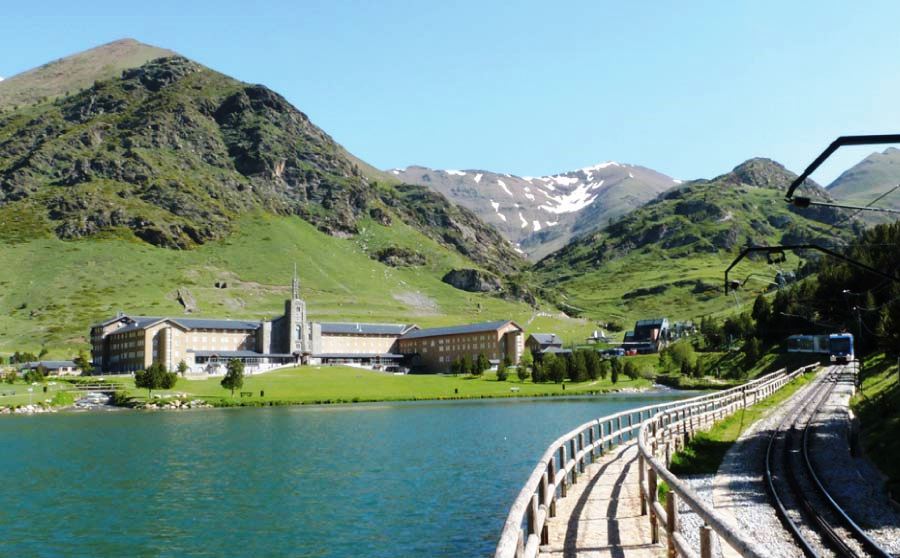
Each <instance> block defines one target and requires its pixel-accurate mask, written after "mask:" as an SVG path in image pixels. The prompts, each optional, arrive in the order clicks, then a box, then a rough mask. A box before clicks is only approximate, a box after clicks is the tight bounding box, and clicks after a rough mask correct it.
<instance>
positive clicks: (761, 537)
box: [713, 382, 816, 558]
mask: <svg viewBox="0 0 900 558" xmlns="http://www.w3.org/2000/svg"><path fill="white" fill-rule="evenodd" d="M815 385H816V382H810V383H809V384H807V385H806V386H804V387H803V388H801V389H799V390H797V392H796V393H795V394H794V395H793V396H791V398H790V399H788V400H787V401H785V402H784V403H782V404H781V405H779V406H778V407H777V408H776V409H774V411H772V412H770V413H769V414H768V415H767V416H765V417H764V418H763V419H761V420H759V421H757V422H756V423H754V424H752V425H751V426H750V427H749V428H747V430H745V431H744V432H743V433H742V434H741V435H740V437H739V438H738V440H737V441H736V442H735V443H734V445H733V446H732V447H731V449H730V450H729V451H728V453H726V454H725V459H724V460H723V461H722V464H721V465H720V466H719V471H718V474H717V475H716V477H715V480H714V488H713V501H714V503H715V506H716V508H717V509H719V510H720V511H722V512H723V513H724V514H725V515H726V516H730V518H731V519H732V520H733V523H735V524H737V525H739V526H740V528H741V529H743V530H744V532H745V533H749V534H750V535H752V536H753V537H754V538H755V539H756V540H757V541H758V542H759V543H760V544H761V545H763V546H764V547H765V548H766V549H767V550H768V551H769V552H770V553H771V554H770V556H772V557H773V558H786V557H802V556H803V552H802V551H801V550H800V548H799V547H797V545H796V544H795V543H794V539H793V537H792V536H791V534H790V533H789V532H788V531H787V530H786V529H785V528H784V526H783V525H782V524H781V520H780V519H779V518H778V515H777V514H776V513H775V508H773V507H772V505H771V504H770V502H769V496H768V494H767V492H766V488H765V481H764V479H763V475H764V472H765V463H764V457H763V456H764V455H765V451H766V446H767V444H768V441H769V436H770V434H771V432H772V430H773V429H774V428H776V427H777V426H778V424H779V423H780V422H781V420H782V419H783V418H784V417H785V415H786V414H787V413H789V412H790V411H792V410H793V407H794V405H795V404H796V403H797V402H799V401H801V400H802V399H803V397H805V396H806V394H807V393H809V392H810V390H812V389H813V388H814V386H815ZM723 552H724V555H725V556H735V555H736V553H734V551H732V549H731V548H730V547H727V545H726V548H725V549H724V550H723Z"/></svg>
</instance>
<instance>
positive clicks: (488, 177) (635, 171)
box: [388, 161, 680, 259]
mask: <svg viewBox="0 0 900 558" xmlns="http://www.w3.org/2000/svg"><path fill="white" fill-rule="evenodd" d="M388 172H389V173H390V174H392V175H394V176H395V177H396V178H398V179H400V180H402V181H404V182H408V183H411V184H421V185H423V186H426V187H428V188H430V189H432V190H434V191H436V192H440V193H441V194H443V195H445V196H446V197H448V198H449V199H450V200H452V201H454V202H456V203H457V204H459V205H461V206H463V207H466V208H468V209H471V210H472V211H474V212H475V213H476V214H477V215H478V216H479V217H481V219H482V220H484V221H485V222H487V223H489V224H491V225H493V226H494V227H495V228H497V230H499V231H500V232H501V234H503V236H504V237H506V238H507V240H509V241H510V242H512V243H513V244H514V245H515V246H516V248H517V249H518V250H519V251H520V252H521V253H523V254H527V255H528V257H530V258H532V259H538V258H540V257H543V256H544V255H546V254H549V253H550V252H552V251H554V250H557V249H559V248H561V247H562V246H564V245H565V244H566V243H568V242H569V241H570V240H571V239H572V238H573V237H574V236H576V235H578V234H583V233H586V232H590V231H593V230H597V229H600V228H603V227H605V226H607V225H608V224H609V222H610V221H611V220H614V219H616V218H618V217H620V216H621V215H624V214H626V213H628V212H629V211H631V210H633V209H635V208H636V207H639V206H640V205H642V204H643V203H646V202H647V201H649V200H651V199H653V198H655V197H656V196H657V195H658V194H659V193H660V192H663V191H665V190H667V189H669V188H671V187H672V186H675V185H677V184H679V183H680V181H677V180H674V179H673V178H671V177H669V176H666V175H664V174H661V173H659V172H656V171H654V170H652V169H648V168H646V167H642V166H639V165H629V164H625V163H618V162H615V161H607V162H603V163H598V164H595V165H591V166H588V167H583V168H580V169H576V170H572V171H566V172H561V173H557V174H553V175H548V176H541V177H533V176H516V175H513V174H509V173H497V172H491V171H487V170H470V169H467V170H441V169H430V168H427V167H421V166H410V167H406V168H405V169H392V170H390V171H388Z"/></svg>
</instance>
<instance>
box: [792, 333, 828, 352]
mask: <svg viewBox="0 0 900 558" xmlns="http://www.w3.org/2000/svg"><path fill="white" fill-rule="evenodd" d="M787 352H789V353H817V354H823V355H825V354H828V353H829V346H828V336H827V335H791V336H790V337H788V338H787Z"/></svg>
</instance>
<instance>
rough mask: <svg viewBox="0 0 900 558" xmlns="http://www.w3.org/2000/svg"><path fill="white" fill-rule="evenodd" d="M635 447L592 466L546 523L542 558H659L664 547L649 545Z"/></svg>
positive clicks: (631, 445)
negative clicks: (546, 534)
mask: <svg viewBox="0 0 900 558" xmlns="http://www.w3.org/2000/svg"><path fill="white" fill-rule="evenodd" d="M637 454H638V452H637V444H636V443H628V444H626V445H623V446H621V447H619V448H616V449H614V450H613V451H612V452H610V453H608V454H605V455H604V456H603V457H601V458H599V459H598V460H597V462H596V463H593V464H591V465H588V466H587V467H586V468H585V472H584V473H582V474H581V475H579V476H578V481H579V482H577V483H576V484H574V485H570V486H569V489H568V494H567V496H566V497H565V498H563V499H561V500H558V501H557V514H556V517H554V518H551V519H549V520H548V523H549V526H550V541H549V542H550V544H548V545H545V546H543V547H541V552H540V554H539V556H541V557H542V558H563V557H565V558H570V557H585V558H605V557H614V558H656V557H659V556H664V555H665V549H664V547H663V546H662V545H657V544H650V543H648V542H646V541H649V540H650V524H649V521H647V518H646V517H644V516H641V503H640V502H641V501H640V496H639V495H638V462H637Z"/></svg>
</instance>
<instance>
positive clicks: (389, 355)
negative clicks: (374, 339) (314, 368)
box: [312, 353, 403, 359]
mask: <svg viewBox="0 0 900 558" xmlns="http://www.w3.org/2000/svg"><path fill="white" fill-rule="evenodd" d="M312 356H313V358H376V357H377V358H390V359H400V358H403V355H397V354H394V353H319V354H314V355H312Z"/></svg>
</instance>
